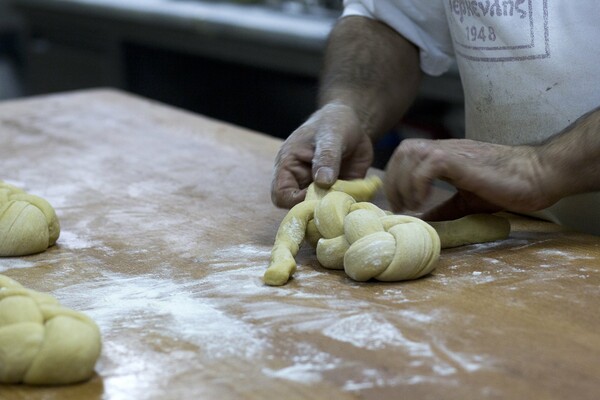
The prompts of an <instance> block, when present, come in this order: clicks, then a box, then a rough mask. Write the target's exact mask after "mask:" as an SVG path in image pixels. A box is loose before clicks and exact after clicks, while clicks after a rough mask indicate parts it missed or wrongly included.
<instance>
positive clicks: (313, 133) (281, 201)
mask: <svg viewBox="0 0 600 400" xmlns="http://www.w3.org/2000/svg"><path fill="white" fill-rule="evenodd" d="M372 161H373V146H372V144H371V140H370V138H369V137H368V136H367V134H366V133H364V132H363V129H362V128H361V125H360V122H359V120H358V117H357V115H356V113H355V112H354V110H353V109H352V108H350V107H348V106H345V105H342V104H335V103H333V104H328V105H325V106H324V107H322V108H321V109H319V110H318V111H317V112H315V113H314V114H313V115H312V116H311V117H310V118H309V119H308V120H307V121H306V122H305V123H304V124H303V125H302V126H300V127H299V128H298V129H296V130H295V131H294V132H293V133H292V134H291V135H290V136H289V137H288V138H287V140H286V141H285V142H284V143H283V145H282V146H281V148H280V149H279V153H278V154H277V157H276V159H275V170H274V175H273V181H272V183H271V199H272V201H273V204H275V205H276V206H278V207H283V208H291V207H293V206H294V205H296V204H298V203H299V202H301V201H302V200H304V197H305V195H306V188H307V187H308V185H309V184H310V183H311V182H313V181H314V182H315V183H316V184H317V185H319V186H321V187H324V188H329V187H330V186H331V185H333V184H334V183H335V181H336V180H337V179H338V178H339V179H348V180H350V179H358V178H363V177H364V176H365V175H366V173H367V170H368V169H369V167H370V166H371V163H372Z"/></svg>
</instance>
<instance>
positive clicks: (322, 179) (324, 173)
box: [315, 167, 334, 185]
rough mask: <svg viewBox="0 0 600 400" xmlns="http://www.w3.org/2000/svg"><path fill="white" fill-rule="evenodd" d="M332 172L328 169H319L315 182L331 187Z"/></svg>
mask: <svg viewBox="0 0 600 400" xmlns="http://www.w3.org/2000/svg"><path fill="white" fill-rule="evenodd" d="M333 179H334V177H333V170H332V169H331V168H329V167H321V168H319V169H318V170H317V173H316V174H315V181H316V182H318V183H325V184H328V185H331V184H332V183H333Z"/></svg>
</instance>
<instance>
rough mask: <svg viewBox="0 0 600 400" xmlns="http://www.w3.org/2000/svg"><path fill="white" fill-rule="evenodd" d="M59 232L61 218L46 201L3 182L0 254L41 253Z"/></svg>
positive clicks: (0, 194) (50, 244)
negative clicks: (59, 219) (59, 218)
mask: <svg viewBox="0 0 600 400" xmlns="http://www.w3.org/2000/svg"><path fill="white" fill-rule="evenodd" d="M59 235H60V225H59V222H58V218H57V217H56V213H55V212H54V209H53V208H52V206H51V205H50V204H49V203H48V202H47V201H46V200H44V199H42V198H41V197H38V196H34V195H31V194H27V193H25V192H24V191H23V190H21V189H19V188H16V187H14V186H12V185H9V184H7V183H5V182H2V181H0V257H10V256H24V255H29V254H35V253H40V252H42V251H44V250H46V249H47V248H48V247H50V246H52V245H54V244H55V243H56V240H57V239H58V236H59Z"/></svg>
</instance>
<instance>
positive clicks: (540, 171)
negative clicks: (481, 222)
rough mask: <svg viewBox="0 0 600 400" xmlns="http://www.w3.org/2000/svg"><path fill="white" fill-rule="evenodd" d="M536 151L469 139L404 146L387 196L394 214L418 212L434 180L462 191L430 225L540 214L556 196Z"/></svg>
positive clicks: (392, 167) (433, 214) (390, 173)
mask: <svg viewBox="0 0 600 400" xmlns="http://www.w3.org/2000/svg"><path fill="white" fill-rule="evenodd" d="M547 175H548V173H547V171H546V167H545V166H544V165H543V164H542V163H540V159H539V157H538V154H537V153H536V150H535V147H532V146H504V145H497V144H490V143H484V142H477V141H472V140H467V139H449V140H425V139H407V140H404V141H403V142H402V143H401V144H400V146H398V148H397V149H396V151H395V152H394V154H393V156H392V158H391V159H390V161H389V163H388V166H387V169H386V178H385V191H386V195H387V197H388V200H389V202H390V205H391V207H392V209H393V210H394V211H401V210H406V209H409V210H417V209H419V207H420V206H421V205H422V204H423V203H424V201H425V200H426V199H427V197H428V195H429V193H430V191H431V185H432V183H433V181H434V180H436V179H441V180H444V181H446V182H448V183H450V184H452V185H454V186H455V187H456V188H457V189H458V191H457V193H456V194H455V195H454V196H453V197H452V198H450V199H449V200H448V201H447V202H445V203H442V204H441V205H439V206H438V207H436V208H435V209H433V210H429V211H428V212H426V213H425V214H424V215H423V216H422V218H423V219H427V220H443V219H455V218H459V217H461V216H464V215H467V214H473V213H479V212H496V211H500V210H510V211H516V212H527V211H536V210H540V209H542V208H545V207H548V206H550V205H552V204H553V203H554V202H556V201H557V200H558V198H559V197H557V196H555V195H553V194H552V191H551V185H548V184H547V183H548V182H547V180H546V179H545V177H546V176H547Z"/></svg>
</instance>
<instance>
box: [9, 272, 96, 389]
mask: <svg viewBox="0 0 600 400" xmlns="http://www.w3.org/2000/svg"><path fill="white" fill-rule="evenodd" d="M100 348H101V341H100V331H99V329H98V326H97V325H96V324H95V323H94V321H92V320H91V319H90V318H88V317H87V316H85V315H84V314H81V313H79V312H76V311H73V310H70V309H67V308H64V307H62V306H61V305H60V304H59V303H58V301H57V300H56V299H55V298H54V297H52V296H50V295H48V294H45V293H40V292H36V291H33V290H30V289H26V288H24V287H23V286H21V285H20V284H19V283H18V282H16V281H14V280H12V279H10V278H8V277H7V276H4V275H0V382H2V383H26V384H32V385H58V384H69V383H75V382H80V381H84V380H86V379H89V378H90V377H91V376H92V374H93V372H94V365H95V363H96V360H97V359H98V356H99V355H100Z"/></svg>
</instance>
